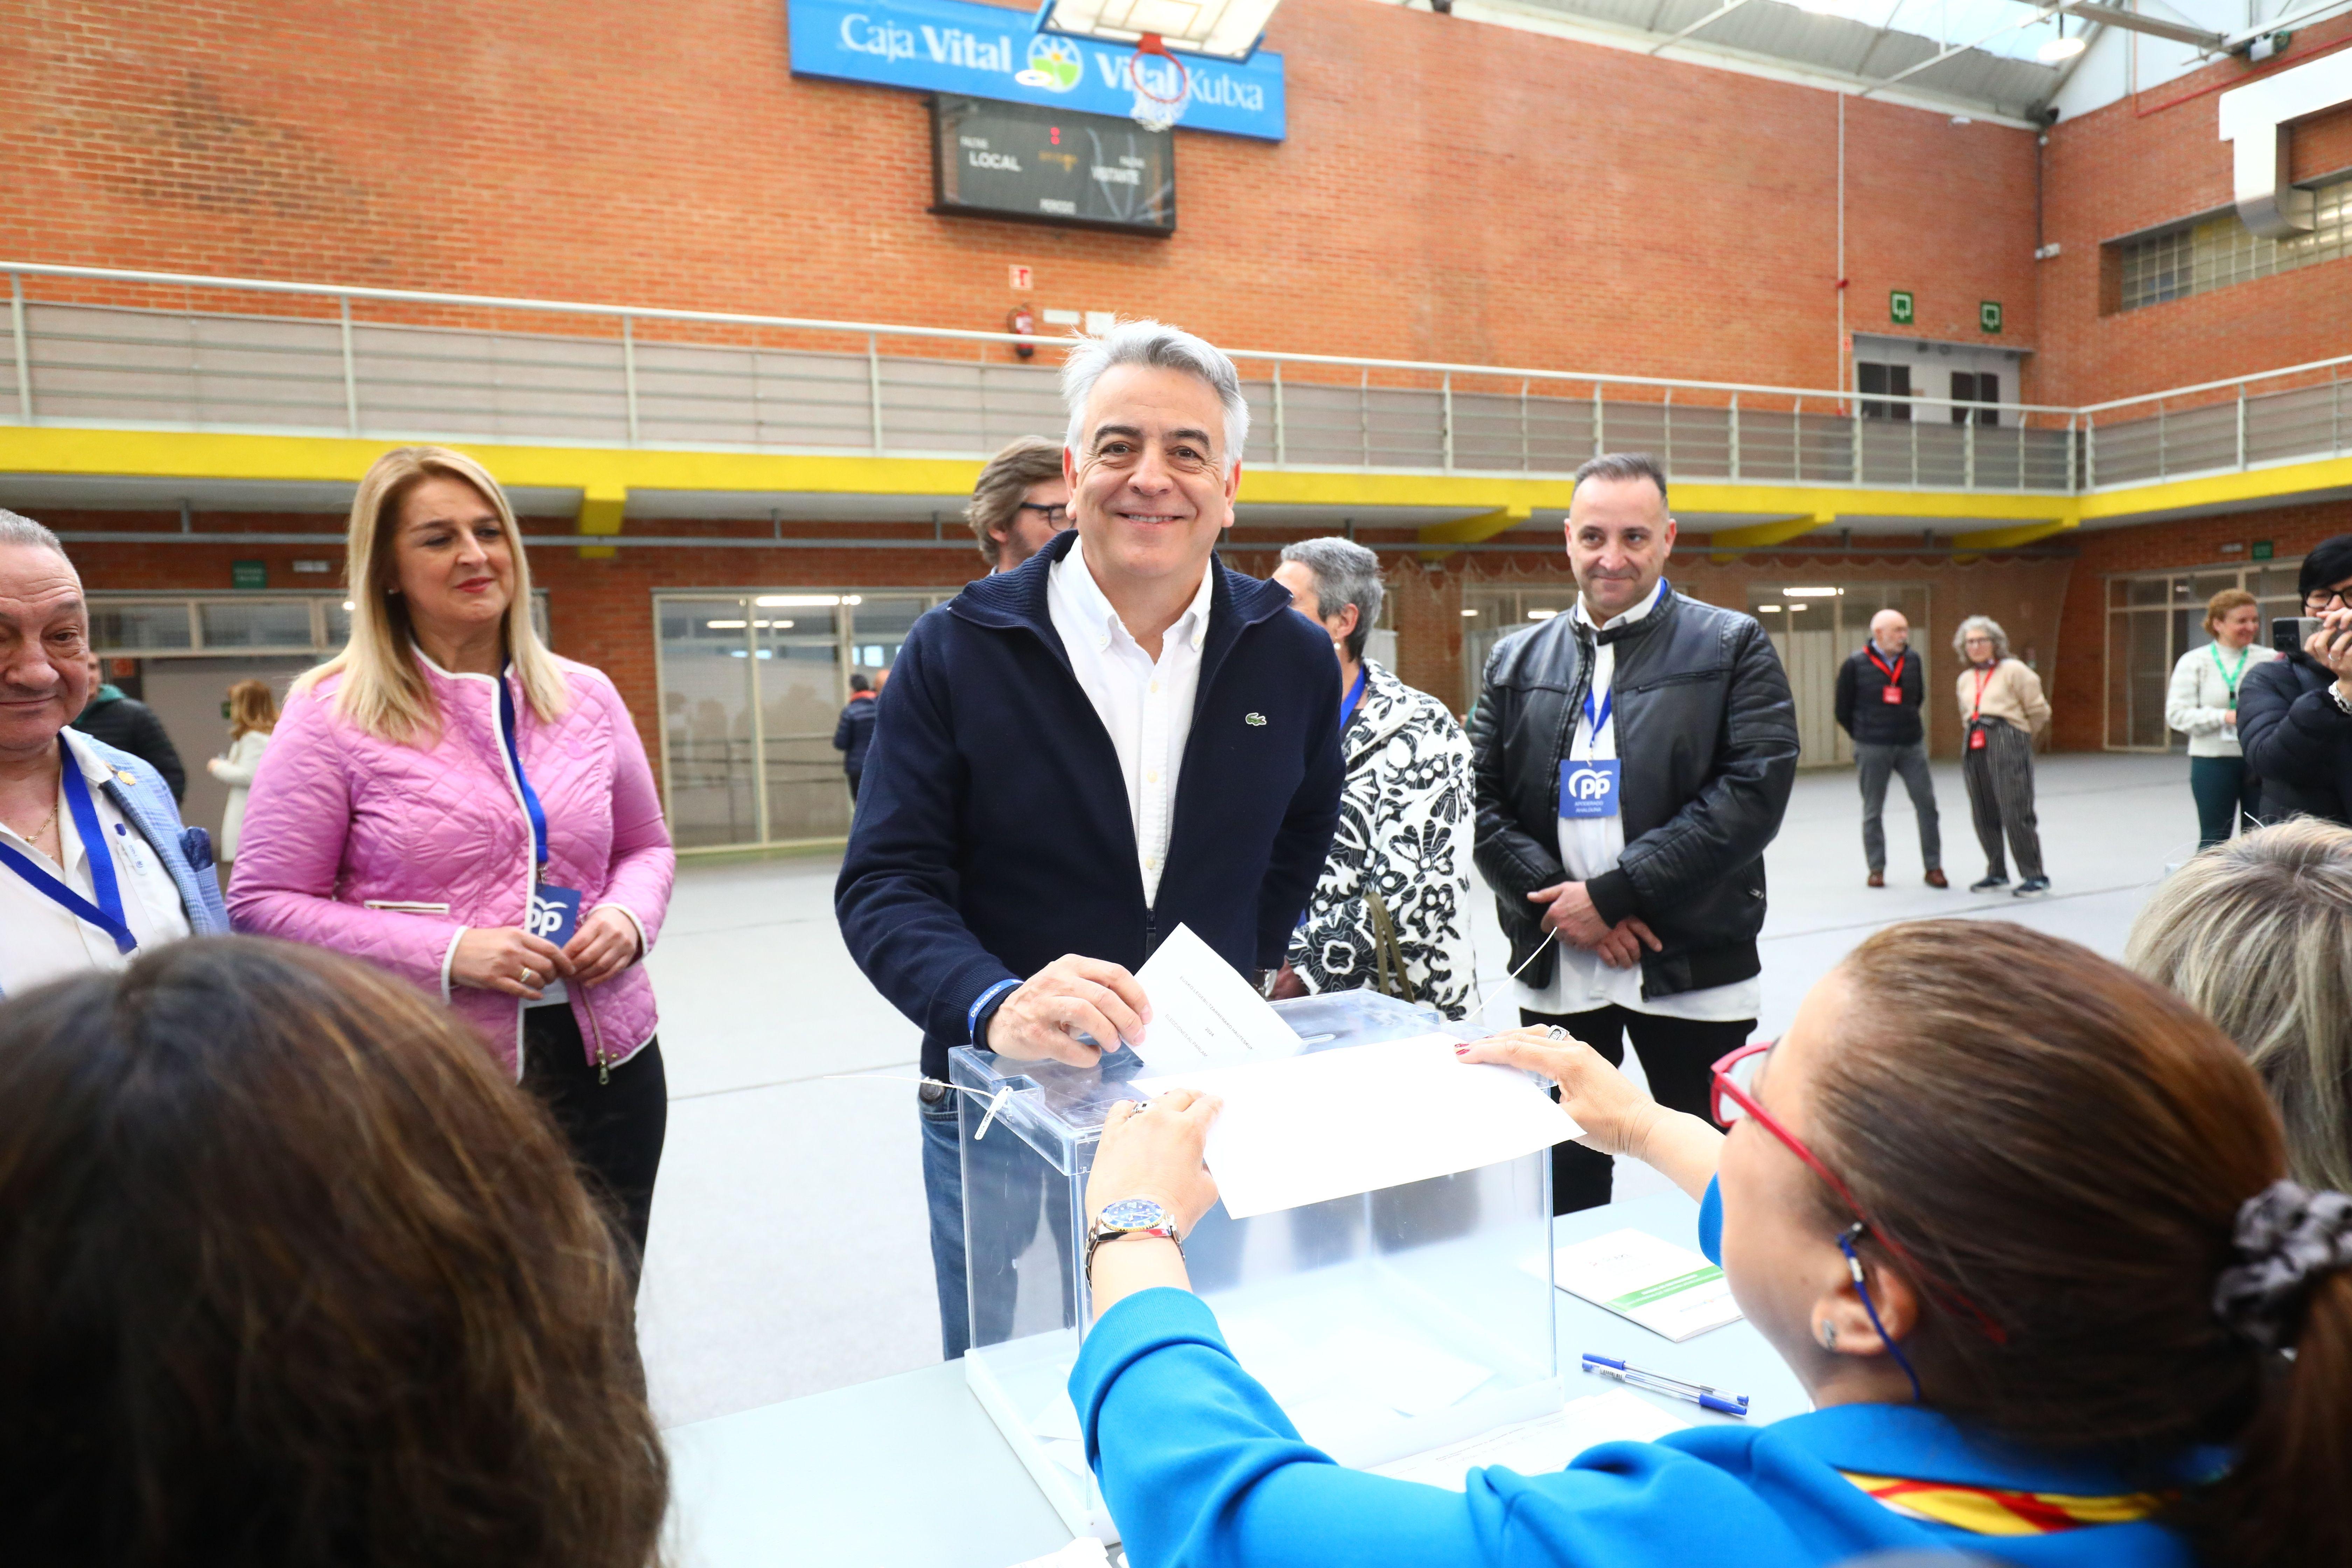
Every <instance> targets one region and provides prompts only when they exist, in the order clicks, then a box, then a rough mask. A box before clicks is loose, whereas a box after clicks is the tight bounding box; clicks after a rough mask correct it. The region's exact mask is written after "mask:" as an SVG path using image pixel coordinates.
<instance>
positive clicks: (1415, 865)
mask: <svg viewBox="0 0 2352 1568" xmlns="http://www.w3.org/2000/svg"><path fill="white" fill-rule="evenodd" d="M1364 670H1365V680H1364V695H1363V699H1362V700H1361V701H1360V702H1358V703H1357V705H1356V711H1355V713H1354V714H1353V715H1352V716H1351V717H1350V718H1349V721H1348V727H1347V728H1346V730H1345V731H1342V732H1341V734H1340V737H1339V749H1340V752H1341V753H1342V756H1343V757H1344V759H1345V761H1346V763H1347V769H1348V777H1347V783H1346V784H1345V785H1344V786H1343V787H1342V789H1341V791H1340V795H1339V831H1338V832H1337V833H1336V834H1335V835H1334V836H1333V837H1332V839H1331V858H1330V859H1329V860H1328V861H1327V862H1325V864H1324V867H1323V876H1322V879H1321V880H1320V881H1318V883H1317V884H1316V887H1315V894H1314V897H1313V898H1311V899H1310V900H1308V901H1307V916H1306V919H1305V920H1304V921H1301V922H1300V924H1299V927H1298V930H1297V933H1296V934H1294V935H1293V936H1292V937H1291V939H1290V954H1289V958H1290V966H1291V968H1292V970H1293V971H1294V972H1295V973H1297V976H1298V978H1299V979H1300V980H1302V981H1304V982H1305V983H1306V985H1307V990H1308V991H1310V992H1323V991H1352V990H1370V989H1377V988H1378V987H1379V984H1380V966H1379V963H1378V958H1377V954H1376V949H1375V942H1374V936H1373V918H1372V911H1371V906H1370V901H1369V900H1367V899H1366V898H1365V896H1364V895H1365V891H1366V889H1371V890H1373V891H1375V892H1377V893H1378V894H1379V895H1380V900H1381V903H1382V904H1383V905H1384V906H1385V907H1386V909H1387V910H1388V917H1389V920H1390V921H1391V923H1392V924H1393V926H1394V928H1395V931H1396V942H1397V947H1398V950H1399V951H1400V952H1401V953H1402V956H1403V960H1404V977H1405V980H1406V981H1407V982H1408V983H1409V984H1411V986H1412V999H1413V1000H1415V1001H1417V1002H1420V1003H1422V1004H1423V1005H1428V1006H1433V1007H1435V1008H1437V1009H1438V1010H1439V1011H1441V1012H1443V1013H1444V1015H1445V1016H1447V1017H1449V1018H1458V1017H1460V1016H1462V1015H1463V1013H1464V1012H1465V1010H1466V1009H1467V1006H1468V1004H1469V999H1470V986H1471V980H1472V976H1473V974H1474V973H1475V967H1476V966H1475V960H1474V958H1473V955H1472V953H1471V949H1470V937H1469V932H1468V914H1467V908H1468V903H1467V900H1468V899H1469V896H1470V837H1471V828H1472V824H1473V821H1474V807H1473V805H1472V801H1471V794H1470V741H1469V738H1468V737H1467V736H1465V734H1464V733H1463V732H1462V726H1461V725H1459V724H1457V723H1455V722H1454V716H1453V715H1452V714H1451V713H1448V712H1447V711H1446V710H1445V705H1444V703H1442V702H1440V701H1438V700H1437V699H1436V698H1434V697H1432V696H1430V695H1429V694H1428V693H1426V692H1423V691H1416V690H1414V689H1412V687H1410V686H1407V685H1406V684H1405V683H1404V682H1402V681H1401V680H1399V679H1397V678H1396V677H1395V676H1393V675H1391V674H1390V673H1389V672H1388V671H1387V670H1386V669H1383V668H1381V666H1380V665H1378V664H1376V663H1374V662H1373V661H1372V660H1370V659H1366V660H1365V661H1364ZM1389 991H1390V994H1392V995H1393V994H1398V986H1397V984H1396V980H1395V977H1394V974H1393V973H1391V978H1390V984H1389Z"/></svg>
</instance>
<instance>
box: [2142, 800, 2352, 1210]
mask: <svg viewBox="0 0 2352 1568" xmlns="http://www.w3.org/2000/svg"><path fill="white" fill-rule="evenodd" d="M2124 961H2125V962H2126V963H2128V964H2130V965H2131V967H2132V968H2134V969H2136V970H2137V971H2139V973H2142V974H2144V975H2146V976H2147V978H2149V979H2150V980H2153V981H2156V982H2157V983H2158V984H2162V985H2167V986H2169V987H2170V988H2171V989H2173V990H2174V991H2177V992H2179V994H2181V995H2182V996H2184V997H2187V998H2188V999H2189V1001H2190V1002H2192V1003H2194V1004H2195V1005H2197V1006H2198V1007H2199V1008H2200V1010H2202V1011H2203V1012H2204V1014H2205V1015H2206V1016H2208V1017H2210V1018H2211V1019H2212V1020H2213V1022H2214V1023H2215V1024H2217V1025H2219V1026H2221V1032H2222V1033H2223V1034H2225V1035H2227V1036H2229V1037H2230V1038H2231V1039H2232V1040H2235V1041H2236V1042H2237V1043H2238V1047H2239V1049H2241V1050H2242V1051H2244V1052H2245V1053H2246V1059H2247V1060H2248V1061H2250V1062H2252V1064H2253V1067H2254V1070H2255V1071H2256V1072H2257V1073H2259V1074H2261V1075H2262V1079H2263V1085H2264V1086H2265V1087H2266V1088H2267V1089H2269V1090H2270V1095H2271V1099H2272V1100H2273V1102H2274V1103H2275V1104H2276V1105H2277V1106H2278V1108H2279V1116H2280V1118H2281V1120H2283V1121H2284V1122H2285V1124H2286V1143H2287V1159H2288V1162H2289V1163H2290V1165H2291V1166H2292V1168H2293V1170H2294V1175H2295V1179H2296V1180H2298V1181H2300V1182H2303V1183H2305V1184H2307V1185H2311V1186H2326V1187H2334V1188H2336V1189H2339V1190H2342V1189H2346V1188H2352V828H2347V827H2343V826H2338V825H2336V824H2335V823H2331V822H2321V821H2318V820H2316V819H2315V818H2312V817H2307V816H2301V817H2296V818H2295V819H2294V820H2293V821H2291V822H2283V823H2281V824H2279V825H2278V826H2275V827H2265V828H2262V829H2260V830H2258V831H2256V832H2252V833H2249V834H2245V835H2243V836H2242V837H2238V838H2235V839H2231V840H2230V841H2229V842H2227V843H2224V844H2221V845H2217V846H2215V847H2213V848H2210V849H2208V850H2206V851H2205V852H2203V853H2202V854H2200V855H2199V856H2197V857H2196V858H2194V859H2192V860H2190V861H2189V863H2188V864H2187V865H2185V866H2183V867H2182V868H2180V869H2179V870H2178V871H2176V872H2174V873H2173V874H2172V875H2171V876H2170V877H2168V878H2167V879H2165V881H2164V884H2163V885H2162V886H2161V887H2160V888H2158V889H2157V893H2156V897H2155V898H2153V899H2151V900H2148V903H2147V908H2146V909H2144V910H2141V911H2140V916H2139V919H2138V920H2137V921H2135V922H2134V923H2133V925H2132V931H2131V939H2130V941H2129V942H2128V943H2127V944H2126V947H2125V949H2124Z"/></svg>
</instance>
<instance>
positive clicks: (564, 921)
mask: <svg viewBox="0 0 2352 1568" xmlns="http://www.w3.org/2000/svg"><path fill="white" fill-rule="evenodd" d="M579 929H580V890H579V889H577V888H558V887H555V886H553V885H552V884H550V883H541V885H540V886H539V888H538V889H535V890H534V891H533V892H532V893H531V895H530V920H529V921H527V922H525V924H524V926H523V930H525V931H529V932H530V934H531V935H533V936H537V937H544V938H546V939H547V940H548V941H549V942H553V943H554V944H555V945H556V946H558V947H562V946H564V945H566V944H567V943H569V942H571V941H572V932H573V931H577V930H579Z"/></svg>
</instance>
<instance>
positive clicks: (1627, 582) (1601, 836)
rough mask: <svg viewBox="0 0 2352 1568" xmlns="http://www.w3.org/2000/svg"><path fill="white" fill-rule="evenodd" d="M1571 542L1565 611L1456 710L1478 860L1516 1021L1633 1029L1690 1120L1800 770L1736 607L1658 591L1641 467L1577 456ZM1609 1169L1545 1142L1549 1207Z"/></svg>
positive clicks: (1783, 698) (1726, 1040) (1755, 640)
mask: <svg viewBox="0 0 2352 1568" xmlns="http://www.w3.org/2000/svg"><path fill="white" fill-rule="evenodd" d="M1567 534H1568V556H1569V563H1570V566H1571V568H1572V569H1573V570H1574V572H1575V574H1576V580H1577V585H1578V595H1577V600H1578V602H1577V605H1576V607H1575V608H1573V609H1571V610H1570V611H1568V612H1567V613H1565V614H1562V615H1560V616H1557V617H1555V618H1554V619H1552V620H1549V621H1547V622H1545V623H1543V624H1541V625H1539V626H1535V627H1532V628H1531V629H1529V630H1528V631H1525V632H1522V633H1519V634H1517V635H1516V636H1513V637H1507V638H1505V639H1504V640H1503V641H1502V642H1501V643H1500V644H1498V645H1497V646H1496V648H1495V651H1494V654H1493V656H1492V657H1491V658H1488V660H1487V662H1486V682H1485V688H1484V690H1483V691H1482V692H1481V694H1480V696H1479V699H1478V706H1477V710H1476V711H1475V713H1474V714H1473V715H1472V716H1471V722H1470V743H1471V749H1472V752H1473V771H1474V778H1475V788H1476V795H1477V805H1478V837H1477V848H1476V858H1477V863H1478V869H1479V870H1480V872H1481V873H1483V874H1484V875H1485V877H1486V881H1487V883H1488V884H1489V885H1490V886H1491V887H1492V888H1493V889H1495V894H1496V907H1497V909H1498V910H1499V911H1500V914H1501V917H1502V925H1503V931H1504V934H1505V935H1506V936H1507V937H1508V938H1509V939H1510V943H1511V968H1512V970H1513V971H1514V973H1517V976H1518V979H1519V983H1520V985H1521V988H1522V989H1521V994H1520V1001H1521V1008H1520V1014H1519V1017H1520V1021H1521V1022H1522V1023H1523V1024H1534V1025H1554V1024H1556V1025H1559V1026H1561V1027H1564V1028H1566V1029H1567V1030H1568V1032H1569V1033H1570V1034H1571V1035H1573V1036H1574V1037H1576V1038H1578V1039H1580V1040H1582V1041H1583V1042H1584V1043H1585V1044H1587V1045H1589V1046H1591V1047H1593V1048H1594V1049H1595V1050H1597V1051H1599V1052H1601V1055H1603V1056H1605V1057H1607V1058H1609V1059H1610V1060H1611V1061H1612V1062H1620V1063H1622V1061H1623V1060H1624V1054H1625V1052H1624V1040H1625V1037H1627V1035H1629V1034H1630V1035H1631V1037H1632V1038H1633V1047H1634V1049H1636V1050H1637V1051H1639V1052H1640V1053H1641V1057H1642V1066H1643V1071H1644V1072H1645V1073H1646V1074H1647V1075H1648V1078H1649V1080H1650V1087H1651V1089H1652V1091H1653V1092H1654V1094H1655V1095H1656V1096H1657V1098H1658V1100H1660V1101H1661V1102H1663V1103H1664V1104H1665V1105H1668V1106H1670V1107H1672V1108H1674V1109H1675V1110H1687V1111H1690V1112H1692V1113H1694V1114H1696V1115H1699V1116H1705V1115H1706V1113H1707V1101H1708V1098H1709V1096H1708V1075H1707V1069H1708V1068H1709V1067H1710V1066H1711V1065H1712V1064H1713V1063H1714V1062H1715V1061H1716V1060H1717V1058H1720V1057H1722V1056H1724V1055H1726V1054H1727V1053H1728V1052H1730V1051H1732V1050H1735V1049H1737V1048H1738V1047H1740V1046H1742V1045H1744V1044H1746V1043H1747V1041H1748V1035H1749V1033H1750V1032H1751V1031H1753V1029H1754V1028H1755V1025H1756V1013H1757V1007H1758V1002H1759V992H1760V987H1759V984H1758V979H1757V977H1758V975H1759V973H1761V970H1762V963H1761V962H1760V961H1759V958H1758V956H1757V948H1756V938H1757V933H1758V932H1759V931H1761V930H1762V928H1763V924H1764V847H1765V846H1766V845H1768V844H1769V843H1770V842H1771V841H1772V838H1773V837H1774V836H1775V835H1776V834H1778V833H1779V832H1780V818H1781V815H1782V813H1783V812H1785V811H1786V810H1787V808H1788V804H1789V791H1790V787H1791V785H1793V784H1794V783H1795V781H1796V771H1797V721H1796V707H1795V703H1794V701H1793V700H1792V699H1791V698H1790V691H1789V681H1788V677H1787V675H1786V674H1785V672H1784V671H1783V670H1782V669H1781V667H1780V657H1779V655H1777V654H1776V653H1775V652H1774V651H1773V649H1772V645H1771V642H1770V641H1769V639H1768V638H1767V637H1765V635H1764V632H1763V629H1762V628H1761V627H1759V626H1758V625H1757V624H1756V622H1755V621H1754V620H1753V619H1752V618H1751V617H1749V616H1744V615H1739V614H1738V613H1736V612H1733V611H1729V610H1720V609H1716V608H1714V607H1713V606H1711V605H1702V604H1699V603H1697V602H1696V601H1695V600H1691V599H1685V598H1683V597H1682V596H1680V595H1677V594H1675V592H1674V590H1673V588H1672V587H1671V586H1670V585H1669V584H1666V583H1665V581H1664V577H1663V575H1662V574H1663V572H1664V566H1665V562H1666V557H1667V555H1668V553H1669V552H1671V551H1672V549H1673V547H1674V538H1675V524H1674V520H1673V518H1672V517H1671V516H1669V515H1668V513H1667V510H1666V481H1665V476H1664V473H1663V472H1662V471H1661V470H1660V469H1659V468H1658V466H1657V464H1656V463H1655V461H1654V460H1653V459H1651V458H1647V457H1643V456H1640V455H1626V454H1615V455H1611V456H1608V457H1601V458H1593V459H1592V460H1591V462H1589V463H1587V464H1585V465H1584V467H1583V468H1580V469H1579V470H1578V472H1577V484H1576V490H1575V493H1574V496H1573V498H1572V500H1571V503H1570V511H1569V518H1568V526H1567ZM1596 693H1597V695H1596ZM1555 935H1557V936H1558V938H1559V941H1558V942H1556V943H1555V942H1553V941H1552V940H1551V939H1552V937H1553V936H1555ZM1610 1174H1611V1165H1610V1162H1609V1159H1608V1157H1607V1156H1605V1155H1601V1154H1597V1153H1595V1152H1592V1151H1591V1150H1588V1149H1584V1148H1581V1147H1580V1146H1578V1145H1575V1144H1571V1143H1563V1144H1560V1145H1559V1146H1558V1147H1556V1148H1555V1149H1554V1150H1553V1151H1552V1207H1553V1210H1554V1212H1555V1213H1559V1214H1566V1213H1570V1212H1571V1211H1573V1210H1575V1209H1580V1208H1588V1207H1591V1206H1592V1205H1596V1204H1601V1203H1606V1202H1607V1201H1608V1200H1609V1194H1610V1186H1611V1183H1610Z"/></svg>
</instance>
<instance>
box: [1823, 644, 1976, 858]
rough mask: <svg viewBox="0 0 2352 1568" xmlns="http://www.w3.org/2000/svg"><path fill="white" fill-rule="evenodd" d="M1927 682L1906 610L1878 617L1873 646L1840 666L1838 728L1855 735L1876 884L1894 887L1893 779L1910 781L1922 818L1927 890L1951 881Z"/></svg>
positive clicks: (1865, 838)
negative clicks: (1889, 866) (1889, 873)
mask: <svg viewBox="0 0 2352 1568" xmlns="http://www.w3.org/2000/svg"><path fill="white" fill-rule="evenodd" d="M1926 696H1927V680H1926V676H1925V674H1924V669H1923V667H1922V665H1921V664H1920V662H1919V659H1918V657H1917V656H1916V655H1915V654H1913V653H1912V652H1911V623H1910V622H1909V621H1907V620H1905V619H1904V618H1903V612H1902V611H1900V610H1881V611H1879V612H1878V614H1876V615H1874V616H1871V617H1870V640H1869V641H1868V642H1866V643H1864V644H1863V646H1862V648H1861V650H1860V651H1859V652H1857V653H1855V654H1854V655H1853V657H1852V658H1848V659H1847V660H1846V661H1845V663H1844V664H1843V665H1841V666H1839V667H1838V678H1837V721H1838V728H1839V729H1841V730H1843V731H1845V732H1846V733H1847V734H1849V735H1851V736H1853V766H1854V772H1855V773H1857V774H1858V775H1860V777H1861V779H1862V853H1863V858H1864V859H1865V860H1867V861H1869V862H1870V885H1871V886H1872V887H1874V888H1883V887H1885V886H1886V827H1885V820H1884V819H1885V815H1886V777H1887V775H1888V774H1889V773H1901V774H1902V775H1903V787H1904V788H1905V789H1906V790H1908V791H1910V792H1911V809H1912V810H1913V811H1915V812H1916V813H1918V816H1919V863H1920V864H1921V865H1922V866H1925V867H1926V868H1927V886H1929V887H1931V888H1948V887H1950V886H1951V883H1949V882H1948V881H1946V880H1945V879H1944V841H1943V835H1942V834H1941V833H1940V832H1939V831H1938V829H1937V820H1936V781H1935V778H1934V776H1933V775H1931V774H1930V773H1928V772H1927V728H1926V727H1925V726H1924V725H1922V724H1921V723H1920V722H1919V704H1920V701H1921V700H1923V699H1924V698H1925V697H1926Z"/></svg>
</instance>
